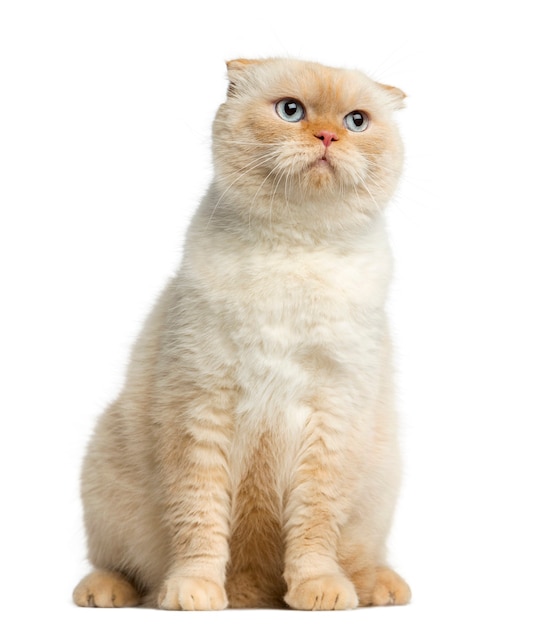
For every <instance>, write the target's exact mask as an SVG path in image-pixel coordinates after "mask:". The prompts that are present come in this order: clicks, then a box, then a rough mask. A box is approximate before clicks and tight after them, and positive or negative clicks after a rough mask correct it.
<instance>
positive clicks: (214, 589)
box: [158, 576, 227, 611]
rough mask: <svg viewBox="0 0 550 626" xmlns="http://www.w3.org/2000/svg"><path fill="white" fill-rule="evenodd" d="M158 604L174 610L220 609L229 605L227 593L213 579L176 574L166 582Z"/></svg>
mask: <svg viewBox="0 0 550 626" xmlns="http://www.w3.org/2000/svg"><path fill="white" fill-rule="evenodd" d="M158 605H159V608H161V609H168V610H172V611H180V610H183V611H218V610H220V609H225V608H226V607H227V595H226V593H225V589H224V588H223V587H221V586H220V585H218V584H216V583H215V582H212V581H211V580H205V579H203V578H188V577H184V576H175V577H173V578H169V579H168V580H167V581H166V582H165V583H164V585H163V588H162V590H161V592H160V593H159V596H158Z"/></svg>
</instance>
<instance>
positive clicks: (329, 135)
mask: <svg viewBox="0 0 550 626" xmlns="http://www.w3.org/2000/svg"><path fill="white" fill-rule="evenodd" d="M315 136H316V137H317V139H320V140H321V141H322V142H323V143H324V144H325V147H326V148H328V147H329V146H330V144H331V143H332V142H333V141H338V135H337V134H336V133H333V132H332V131H330V130H320V131H318V132H316V133H315Z"/></svg>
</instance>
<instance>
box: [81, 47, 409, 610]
mask: <svg viewBox="0 0 550 626" xmlns="http://www.w3.org/2000/svg"><path fill="white" fill-rule="evenodd" d="M228 72H229V81H230V85H229V90H228V96H227V101H226V102H225V103H224V104H222V105H221V107H220V108H219V111H218V113H217V116H216V119H215V122H214V127H213V153H214V165H215V174H214V180H213V183H212V185H211V187H210V189H209V190H208V192H207V193H206V195H205V197H204V199H203V201H202V203H201V205H200V207H199V209H198V211H197V213H196V215H195V217H194V219H193V221H192V223H191V226H190V228H189V232H188V235H187V240H186V245H185V254H184V257H183V261H182V264H181V267H180V269H179V271H178V273H177V275H176V276H175V278H174V279H173V280H171V282H170V283H169V284H168V286H167V287H166V289H165V291H164V293H163V294H162V295H161V297H160V298H159V300H158V302H157V304H156V306H155V308H154V310H153V311H152V313H151V315H150V317H149V319H148V320H147V322H146V324H145V327H144V329H143V332H142V334H141V336H140V337H139V339H138V341H137V343H136V345H135V348H134V351H133V354H132V358H131V362H130V365H129V368H128V374H127V380H126V384H125V387H124V389H123V391H122V393H121V394H120V396H119V397H118V399H117V400H116V401H115V402H114V403H113V404H112V405H111V406H110V407H109V408H108V409H107V411H106V412H105V414H104V415H103V416H102V417H101V419H100V420H99V423H98V425H97V429H96V431H95V434H94V436H93V438H92V441H91V443H90V446H89V449H88V453H87V455H86V459H85V462H84V468H83V472H82V497H83V502H84V512H85V524H86V529H87V534H88V547H89V558H90V561H91V562H92V564H93V565H94V567H95V568H96V569H95V570H94V571H93V572H92V573H91V574H90V575H89V576H87V577H85V578H84V579H83V580H82V581H81V582H80V583H79V585H78V586H77V587H76V589H75V591H74V600H75V602H76V603H77V604H79V605H81V606H132V605H136V604H138V603H145V604H148V605H153V606H158V607H160V608H163V609H195V610H196V609H199V610H200V609H223V608H224V607H226V606H228V605H229V606H232V607H267V606H285V603H286V605H288V606H290V607H292V608H295V609H350V608H353V607H356V606H358V605H361V606H365V605H373V604H374V605H383V604H403V603H406V602H407V601H408V600H409V597H410V592H409V588H408V586H407V584H406V583H405V582H404V581H403V580H402V579H401V578H400V577H399V576H398V575H397V574H396V573H395V572H393V571H392V570H391V569H390V568H389V567H388V565H387V563H386V560H385V558H386V557H385V541H386V536H387V534H388V530H389V527H390V523H391V518H392V512H393V508H394V502H395V498H396V494H397V489H398V482H399V473H400V470H399V454H398V449H397V441H396V418H395V415H394V408H393V397H392V395H393V394H392V369H391V356H390V339H389V335H388V328H387V323H386V315H385V312H384V306H385V301H386V292H387V288H388V281H389V278H390V271H391V260H390V252H389V249H388V244H387V239H386V233H385V228H384V220H383V216H382V209H383V207H384V205H385V204H386V203H387V201H388V200H389V198H390V196H391V195H392V192H393V191H394V188H395V186H396V183H397V179H398V176H399V173H400V170H401V164H402V146H401V141H400V138H399V135H398V132H397V129H396V126H395V124H394V122H393V120H392V114H393V112H394V110H395V109H398V108H400V107H401V106H402V101H403V97H404V94H403V93H402V92H401V91H400V90H398V89H396V88H393V87H387V86H384V85H381V84H378V83H376V82H374V81H373V80H371V79H369V78H367V77H366V76H364V75H363V74H362V73H360V72H357V71H349V70H340V69H333V68H328V67H324V66H321V65H318V64H314V63H306V62H301V61H295V60H288V59H268V60H262V61H248V60H236V61H231V62H230V63H228Z"/></svg>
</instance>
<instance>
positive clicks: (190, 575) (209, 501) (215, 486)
mask: <svg viewBox="0 0 550 626" xmlns="http://www.w3.org/2000/svg"><path fill="white" fill-rule="evenodd" d="M227 422H228V417H227V415H225V414H223V413H222V412H217V411H214V410H211V411H202V413H201V414H200V415H197V416H195V417H187V418H186V419H185V421H184V422H183V424H184V427H183V428H180V427H178V426H174V425H171V426H170V427H167V426H166V425H162V426H161V429H162V430H163V431H164V432H163V433H162V435H161V437H160V438H159V452H158V454H159V461H160V464H161V467H162V482H163V491H164V494H163V495H164V506H165V510H166V522H167V526H168V530H169V532H170V535H171V537H170V538H171V545H172V555H173V556H172V563H171V567H170V569H169V572H168V575H167V577H166V579H165V581H164V583H163V584H162V586H161V589H160V591H159V594H158V599H157V603H158V606H159V607H160V608H162V609H171V610H180V609H181V610H217V609H223V608H226V607H227V595H226V592H225V589H224V583H225V570H226V566H227V562H228V559H229V547H228V537H229V510H230V494H229V473H228V461H227V459H228V437H227V432H226V431H227Z"/></svg>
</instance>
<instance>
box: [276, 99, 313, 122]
mask: <svg viewBox="0 0 550 626" xmlns="http://www.w3.org/2000/svg"><path fill="white" fill-rule="evenodd" d="M275 111H277V115H278V116H279V117H280V118H281V119H282V120H284V121H285V122H299V121H300V120H303V119H304V117H305V115H306V110H305V109H304V106H303V104H302V103H301V102H298V100H294V99H293V98H283V99H282V100H279V102H277V104H276V105H275Z"/></svg>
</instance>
